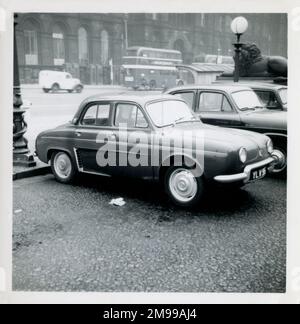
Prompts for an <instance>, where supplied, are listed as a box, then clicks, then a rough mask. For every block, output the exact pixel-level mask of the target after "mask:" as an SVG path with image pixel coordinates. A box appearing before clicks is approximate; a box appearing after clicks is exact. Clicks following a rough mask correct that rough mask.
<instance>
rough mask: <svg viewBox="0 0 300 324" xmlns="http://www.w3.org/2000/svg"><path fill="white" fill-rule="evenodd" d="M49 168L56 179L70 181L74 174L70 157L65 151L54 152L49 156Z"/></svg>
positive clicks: (64, 181) (74, 170) (63, 181)
mask: <svg viewBox="0 0 300 324" xmlns="http://www.w3.org/2000/svg"><path fill="white" fill-rule="evenodd" d="M51 169H52V172H53V174H54V176H55V178H56V180H57V181H59V182H62V183H70V182H72V181H73V180H74V178H75V176H76V169H75V166H74V163H73V161H72V159H71V157H70V156H69V155H68V154H67V153H65V152H59V151H58V152H54V153H52V156H51Z"/></svg>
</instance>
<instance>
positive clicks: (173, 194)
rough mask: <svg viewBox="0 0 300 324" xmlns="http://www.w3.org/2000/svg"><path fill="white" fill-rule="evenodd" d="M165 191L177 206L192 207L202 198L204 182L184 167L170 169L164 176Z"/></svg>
mask: <svg viewBox="0 0 300 324" xmlns="http://www.w3.org/2000/svg"><path fill="white" fill-rule="evenodd" d="M165 190H166V192H167V194H168V196H169V197H170V199H171V200H172V201H173V203H174V204H176V205H177V206H180V207H194V206H196V205H198V204H199V203H200V201H201V198H202V196H203V193H204V181H203V178H202V177H195V176H194V174H193V172H192V170H190V169H188V168H186V167H171V168H170V169H169V170H168V171H167V172H166V175H165Z"/></svg>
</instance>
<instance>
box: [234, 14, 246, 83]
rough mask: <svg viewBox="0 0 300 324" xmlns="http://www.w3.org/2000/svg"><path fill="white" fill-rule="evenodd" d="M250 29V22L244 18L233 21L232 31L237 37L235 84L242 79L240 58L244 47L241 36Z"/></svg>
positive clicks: (235, 46)
mask: <svg viewBox="0 0 300 324" xmlns="http://www.w3.org/2000/svg"><path fill="white" fill-rule="evenodd" d="M247 29H248V21H247V19H246V18H244V17H236V18H235V19H233V21H232V23H231V30H232V32H233V33H234V34H235V35H236V38H237V42H236V43H234V44H233V45H234V48H235V49H234V51H235V55H234V65H235V68H234V82H239V78H240V71H239V58H240V53H241V48H242V46H243V43H241V42H240V39H241V36H242V35H243V34H244V33H245V32H246V30H247Z"/></svg>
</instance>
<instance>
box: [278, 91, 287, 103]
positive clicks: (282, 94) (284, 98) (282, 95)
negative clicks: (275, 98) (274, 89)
mask: <svg viewBox="0 0 300 324" xmlns="http://www.w3.org/2000/svg"><path fill="white" fill-rule="evenodd" d="M279 95H280V98H281V101H282V103H283V104H284V105H286V104H287V89H286V88H282V89H280V90H279Z"/></svg>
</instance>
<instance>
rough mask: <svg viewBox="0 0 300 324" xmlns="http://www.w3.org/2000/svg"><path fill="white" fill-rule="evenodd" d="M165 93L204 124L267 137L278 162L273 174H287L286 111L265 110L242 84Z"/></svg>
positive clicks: (252, 92)
mask: <svg viewBox="0 0 300 324" xmlns="http://www.w3.org/2000/svg"><path fill="white" fill-rule="evenodd" d="M167 93H168V94H172V95H175V96H177V97H180V98H182V99H184V100H185V101H186V102H187V103H188V105H189V106H190V107H191V108H192V109H193V111H194V112H195V113H196V114H197V115H198V116H200V118H201V120H202V121H203V122H204V123H207V124H211V125H216V126H222V127H230V128H239V129H244V130H250V131H254V132H259V133H262V134H265V135H267V136H269V137H270V138H271V139H272V141H273V143H274V149H275V150H274V154H276V155H277V157H278V160H279V161H280V163H278V164H277V166H276V167H275V168H274V169H273V171H272V173H274V174H277V175H279V176H283V177H284V176H285V175H286V168H287V112H286V111H279V110H269V109H266V108H265V107H264V105H263V103H262V102H261V100H260V99H259V97H258V96H257V95H256V93H255V92H254V91H253V90H252V89H251V88H250V87H247V86H244V85H231V84H230V85H227V84H226V85H225V84H214V85H191V86H184V87H177V88H173V89H169V90H168V91H167Z"/></svg>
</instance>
